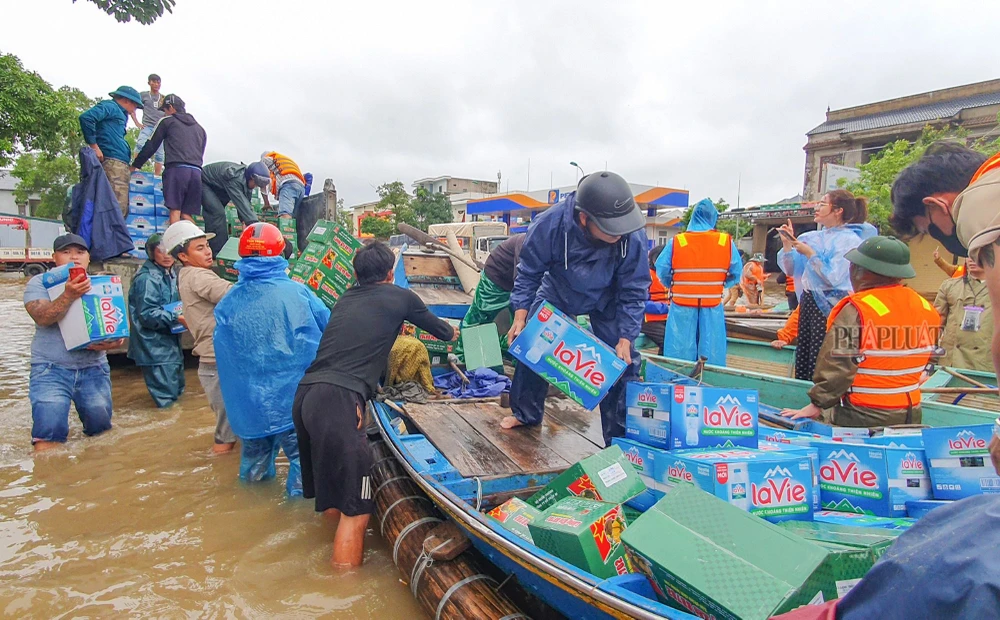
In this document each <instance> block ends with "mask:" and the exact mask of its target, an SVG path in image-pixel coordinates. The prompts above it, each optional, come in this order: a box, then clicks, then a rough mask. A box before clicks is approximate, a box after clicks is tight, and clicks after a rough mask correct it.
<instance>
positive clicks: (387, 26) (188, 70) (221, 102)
mask: <svg viewBox="0 0 1000 620" xmlns="http://www.w3.org/2000/svg"><path fill="white" fill-rule="evenodd" d="M0 15H2V22H3V34H2V36H0V51H2V52H6V53H13V54H15V55H17V56H19V57H20V58H21V60H22V62H23V63H24V65H25V66H26V67H27V68H29V69H32V70H34V71H37V72H38V73H40V74H41V75H42V76H43V77H44V78H45V79H46V80H48V81H49V82H50V83H52V84H53V85H55V86H62V85H64V84H65V85H71V86H75V87H77V88H80V89H82V90H84V91H85V92H86V93H87V94H89V95H91V96H100V95H105V94H106V93H107V92H108V91H110V90H112V89H114V88H115V87H117V86H118V85H119V84H130V85H132V86H135V87H136V88H138V89H139V90H143V89H144V87H145V79H146V75H147V74H148V73H150V72H156V73H159V74H160V75H161V76H162V77H163V90H164V91H165V92H167V93H171V92H176V93H177V94H179V95H181V97H183V98H184V100H185V101H186V102H187V107H188V111H189V112H191V113H192V114H194V115H195V117H197V118H198V120H199V122H200V123H201V124H202V125H203V126H204V127H205V129H206V131H207V132H208V152H207V153H206V162H211V161H219V160H234V161H241V160H242V161H250V160H253V159H256V158H257V157H259V155H260V153H261V152H262V151H264V150H265V149H267V150H277V151H280V152H282V153H285V154H287V155H289V156H291V157H292V158H294V159H295V160H297V161H298V162H299V164H301V165H302V167H303V168H304V169H305V170H308V171H311V172H313V174H314V175H315V176H316V177H317V178H318V179H322V178H324V177H331V178H333V179H334V181H335V183H336V185H337V188H338V190H339V192H340V196H341V197H343V198H344V199H345V200H346V202H347V204H348V205H352V204H356V203H359V202H364V201H368V200H373V199H375V191H374V187H375V186H377V185H379V184H381V183H384V182H387V181H393V180H400V181H403V182H404V183H406V185H407V187H408V188H409V186H410V183H411V182H412V181H413V180H414V179H417V178H420V177H426V176H439V175H452V176H462V177H473V178H481V179H486V180H493V179H495V178H496V175H497V172H498V171H500V172H501V173H502V175H503V181H502V188H501V189H508V187H509V189H510V190H511V191H513V190H523V189H524V188H525V187H526V186H527V185H528V182H529V180H528V176H529V166H528V161H529V159H530V161H531V166H530V187H531V189H536V190H537V189H545V188H548V187H549V186H550V178H551V179H552V184H553V185H554V186H561V185H567V184H572V183H574V182H575V171H574V169H573V168H571V167H570V166H569V163H568V162H569V161H570V160H574V161H577V162H579V163H580V165H581V166H583V168H584V169H585V170H586V171H588V172H589V171H592V170H595V169H602V168H604V167H605V165H607V168H608V169H609V170H613V171H615V172H618V173H620V174H622V175H623V176H625V178H627V179H628V180H629V181H631V182H633V183H643V184H649V185H653V184H658V185H664V186H669V187H677V188H684V189H688V190H689V191H690V192H691V198H692V203H693V202H694V201H695V200H697V199H699V198H702V197H704V196H711V197H713V198H718V197H720V196H721V197H724V198H726V199H727V200H729V201H730V202H732V203H735V202H736V198H737V183H738V179H739V178H740V177H741V176H742V192H741V197H740V201H741V203H742V204H743V205H750V204H759V203H766V202H773V201H776V200H778V199H781V198H784V197H787V196H791V195H794V194H797V193H799V192H800V191H801V190H802V174H803V164H804V159H805V158H804V153H803V151H802V146H803V145H804V144H805V141H806V138H805V133H806V132H807V131H809V130H810V129H812V128H813V127H815V126H816V125H818V124H820V123H821V122H823V120H824V113H825V111H826V108H827V106H830V107H832V108H834V109H837V108H841V107H847V106H852V105H858V104H863V103H868V102H872V101H877V100H881V99H888V98H893V97H899V96H903V95H909V94H914V93H919V92H924V91H928V90H933V89H937V88H944V87H948V86H955V85H959V84H965V83H969V82H976V81H981V80H988V79H992V78H997V77H1000V49H998V48H997V46H996V45H994V44H993V42H994V41H995V39H996V24H997V23H998V21H1000V19H998V18H1000V5H996V4H992V3H983V2H969V3H959V2H953V1H952V2H909V1H907V2H902V1H901V2H879V3H855V2H836V3H823V4H820V3H813V2H802V1H797V2H795V1H793V2H752V3H751V2H747V3H732V4H730V3H715V2H689V3H679V2H622V1H616V2H607V3H598V2H587V1H581V0H577V1H576V2H545V1H537V0H536V1H535V2H510V1H507V2H495V3H482V2H468V1H466V2H457V3H445V2H379V1H375V0H368V1H364V2H332V1H328V0H283V1H277V2H276V1H274V0H269V1H266V0H177V6H176V7H175V10H174V13H173V14H168V15H166V16H164V17H163V18H161V19H160V20H159V21H157V22H156V23H155V24H154V25H153V26H141V25H139V24H136V23H134V22H133V23H130V24H118V23H117V22H115V21H114V19H113V18H111V17H109V16H107V15H105V14H104V13H102V12H101V11H100V10H99V9H98V8H97V7H96V6H95V5H93V4H92V3H90V2H87V1H84V0H80V1H79V2H77V3H76V4H73V3H72V2H71V0H30V1H26V0H0ZM605 162H606V164H605Z"/></svg>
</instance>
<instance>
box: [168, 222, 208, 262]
mask: <svg viewBox="0 0 1000 620" xmlns="http://www.w3.org/2000/svg"><path fill="white" fill-rule="evenodd" d="M199 237H205V238H206V239H212V238H213V237H215V233H206V232H205V231H204V230H202V229H200V228H198V225H197V224H195V223H194V222H192V221H190V220H181V221H179V222H177V223H175V224H171V225H170V228H168V229H167V231H166V232H165V233H163V242H162V243H163V251H164V252H166V253H167V254H171V253H173V251H174V250H175V249H176V248H178V247H180V246H182V245H184V244H185V243H187V242H188V241H190V240H192V239H198V238H199Z"/></svg>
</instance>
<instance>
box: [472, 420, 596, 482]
mask: <svg viewBox="0 0 1000 620" xmlns="http://www.w3.org/2000/svg"><path fill="white" fill-rule="evenodd" d="M455 410H456V411H457V412H458V413H459V415H461V416H462V418H463V419H465V421H466V422H468V423H469V425H470V426H472V427H473V428H475V429H476V430H477V431H479V433H480V434H481V435H482V436H483V437H486V438H487V439H488V440H489V441H490V442H491V443H492V444H493V445H494V446H496V447H497V448H499V449H500V450H501V451H502V452H503V453H504V454H505V455H506V456H507V458H509V459H510V460H512V461H514V463H516V464H517V465H518V466H519V467H520V468H521V471H523V472H531V473H551V472H561V471H563V470H565V469H566V468H567V467H569V466H570V465H572V463H571V462H569V461H567V460H566V459H564V458H563V457H561V456H560V455H559V454H558V453H556V452H555V451H554V450H552V449H551V448H550V447H548V446H547V445H545V443H544V442H543V441H542V440H541V434H542V428H543V426H544V424H545V423H544V422H543V424H542V426H535V427H531V428H519V429H516V430H504V429H502V428H500V420H501V419H503V417H504V416H507V415H510V411H509V410H507V409H504V408H502V407H500V405H499V404H497V403H472V404H469V405H467V406H462V407H456V408H455ZM577 436H578V437H579V435H577Z"/></svg>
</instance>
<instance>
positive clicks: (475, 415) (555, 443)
mask: <svg viewBox="0 0 1000 620" xmlns="http://www.w3.org/2000/svg"><path fill="white" fill-rule="evenodd" d="M406 412H407V413H408V414H409V416H410V419H411V420H412V421H413V423H414V424H415V425H416V426H417V430H418V431H419V432H420V433H422V434H423V435H424V436H426V437H427V439H428V440H430V442H431V443H433V444H434V446H435V447H436V448H437V449H438V450H440V451H441V453H442V454H444V456H445V458H447V459H448V461H449V462H451V464H452V465H454V466H455V469H457V470H458V472H459V473H460V474H461V475H462V476H464V477H466V478H470V477H473V476H479V477H490V476H509V475H511V474H526V475H535V474H549V473H558V472H561V471H563V470H564V469H566V468H567V467H569V466H570V465H572V464H573V463H576V462H577V461H579V460H580V459H583V458H586V457H588V456H590V455H591V454H594V453H596V452H599V451H600V450H601V449H602V448H603V447H604V440H603V438H602V436H601V417H600V414H599V413H597V412H590V411H586V410H584V409H583V408H582V407H579V406H577V405H575V404H573V403H571V402H570V401H568V400H565V399H561V398H549V399H548V401H547V402H546V409H545V418H544V419H543V420H542V424H540V425H539V426H534V427H520V428H516V429H510V430H505V429H502V428H500V420H501V419H502V418H503V417H504V416H507V415H510V410H509V409H504V408H502V407H500V404H499V402H475V403H462V402H454V401H451V402H447V403H435V402H433V401H431V402H428V403H426V404H423V405H418V404H412V403H410V404H407V405H406Z"/></svg>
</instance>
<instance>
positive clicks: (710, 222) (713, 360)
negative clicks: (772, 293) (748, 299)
mask: <svg viewBox="0 0 1000 620" xmlns="http://www.w3.org/2000/svg"><path fill="white" fill-rule="evenodd" d="M692 208H693V209H694V212H693V213H692V214H691V221H690V222H689V223H688V226H687V230H688V231H690V232H706V231H709V230H714V229H715V224H716V222H718V220H719V211H718V210H717V209H716V208H715V205H714V204H712V201H711V200H709V199H708V198H705V199H703V200H701V201H699V202H698V204H696V205H695V206H694V207H692ZM731 246H732V248H731V250H730V255H731V256H730V259H729V270H728V271H727V272H726V282H725V284H724V286H725V287H726V288H729V287H731V286H735V285H736V283H737V282H739V279H740V274H741V273H742V272H743V259H741V258H740V253H739V251H738V250H737V249H736V244H735V243H731ZM673 261H674V244H673V243H672V242H671V243H668V244H667V245H666V246H665V247H664V248H663V251H662V252H661V253H660V257H659V258H657V259H656V276H657V277H658V278H659V279H660V282H662V283H663V286H665V287H667V288H670V285H671V284H672V283H673V281H674V269H673ZM664 330H665V333H664V337H663V355H664V356H665V357H674V358H677V359H682V360H692V361H694V360H697V359H698V358H699V357H705V358H707V359H708V363H709V364H715V365H717V366H725V365H726V308H725V306H723V305H722V304H719V305H717V306H713V307H710V308H694V307H691V306H679V305H677V304H676V303H674V302H670V312H669V313H667V323H666V325H665V326H664Z"/></svg>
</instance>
